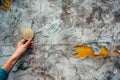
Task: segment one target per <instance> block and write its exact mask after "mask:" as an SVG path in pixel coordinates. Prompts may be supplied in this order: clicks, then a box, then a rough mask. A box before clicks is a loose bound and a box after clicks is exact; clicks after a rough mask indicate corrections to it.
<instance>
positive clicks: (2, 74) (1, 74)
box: [0, 68, 8, 80]
mask: <svg viewBox="0 0 120 80" xmlns="http://www.w3.org/2000/svg"><path fill="white" fill-rule="evenodd" d="M7 78H8V72H6V71H5V70H4V69H2V68H0V80H7Z"/></svg>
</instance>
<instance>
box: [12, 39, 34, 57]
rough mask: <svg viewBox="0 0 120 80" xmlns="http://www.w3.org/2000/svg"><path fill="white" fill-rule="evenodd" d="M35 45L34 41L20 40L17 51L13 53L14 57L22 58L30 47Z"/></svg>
mask: <svg viewBox="0 0 120 80" xmlns="http://www.w3.org/2000/svg"><path fill="white" fill-rule="evenodd" d="M33 45H34V43H33V41H32V40H31V39H30V40H25V39H22V40H21V41H19V42H18V44H17V47H16V50H15V53H14V54H13V57H14V58H20V57H21V56H22V55H23V54H24V53H25V51H26V50H27V49H28V48H32V47H33Z"/></svg>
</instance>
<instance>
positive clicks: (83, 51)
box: [73, 45, 110, 58]
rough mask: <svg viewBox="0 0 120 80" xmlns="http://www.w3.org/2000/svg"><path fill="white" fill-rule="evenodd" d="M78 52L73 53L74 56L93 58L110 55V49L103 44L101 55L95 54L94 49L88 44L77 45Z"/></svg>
mask: <svg viewBox="0 0 120 80" xmlns="http://www.w3.org/2000/svg"><path fill="white" fill-rule="evenodd" d="M75 48H76V50H77V53H75V54H73V56H74V57H77V56H79V57H80V58H85V57H92V58H102V57H106V56H109V55H110V51H109V50H108V49H106V48H105V47H104V46H101V48H100V50H101V52H100V53H99V55H95V53H94V51H93V49H92V48H91V47H89V46H88V45H81V46H75Z"/></svg>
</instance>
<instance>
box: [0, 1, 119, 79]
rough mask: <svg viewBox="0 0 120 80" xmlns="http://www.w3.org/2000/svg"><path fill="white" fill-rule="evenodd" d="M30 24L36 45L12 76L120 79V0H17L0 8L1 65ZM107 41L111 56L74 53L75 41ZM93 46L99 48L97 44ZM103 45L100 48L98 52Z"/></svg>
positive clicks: (84, 42) (19, 77) (76, 43)
mask: <svg viewBox="0 0 120 80" xmlns="http://www.w3.org/2000/svg"><path fill="white" fill-rule="evenodd" d="M25 27H31V28H32V29H33V30H34V32H35V38H34V42H35V46H34V48H33V49H32V50H28V51H27V54H26V55H25V56H24V57H23V58H22V59H21V60H20V61H19V62H18V63H17V64H16V65H15V67H14V69H13V70H12V72H11V73H10V76H9V79H8V80H120V76H119V75H120V55H115V54H113V50H118V48H117V47H118V46H119V45H120V0H22V1H21V0H14V2H12V3H11V6H10V10H9V11H4V10H0V66H1V65H3V63H5V61H6V60H7V59H8V58H9V57H10V55H12V53H13V52H14V50H15V45H16V44H17V42H18V41H19V40H21V39H22V35H21V31H22V30H23V29H24V28H25ZM86 43H87V44H91V45H104V46H105V47H106V48H107V49H109V50H110V51H111V56H110V57H107V58H100V59H93V58H89V57H88V58H85V59H80V58H79V57H78V58H74V57H73V56H72V54H73V53H74V52H75V49H74V46H75V45H82V44H86ZM93 48H94V47H93ZM97 51H99V50H96V52H97Z"/></svg>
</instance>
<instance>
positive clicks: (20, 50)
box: [1, 39, 34, 72]
mask: <svg viewBox="0 0 120 80" xmlns="http://www.w3.org/2000/svg"><path fill="white" fill-rule="evenodd" d="M33 45H34V43H33V41H32V40H31V39H30V40H25V39H22V40H21V41H19V42H18V44H17V47H16V50H15V52H14V53H13V55H12V56H11V57H10V58H9V59H8V60H7V62H6V63H5V64H4V65H3V66H2V67H1V68H3V69H4V70H6V71H7V72H10V71H11V69H12V68H13V66H14V65H15V64H16V62H17V61H18V60H19V59H20V58H21V57H22V56H23V55H24V54H25V52H26V50H27V49H28V48H32V47H33Z"/></svg>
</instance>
